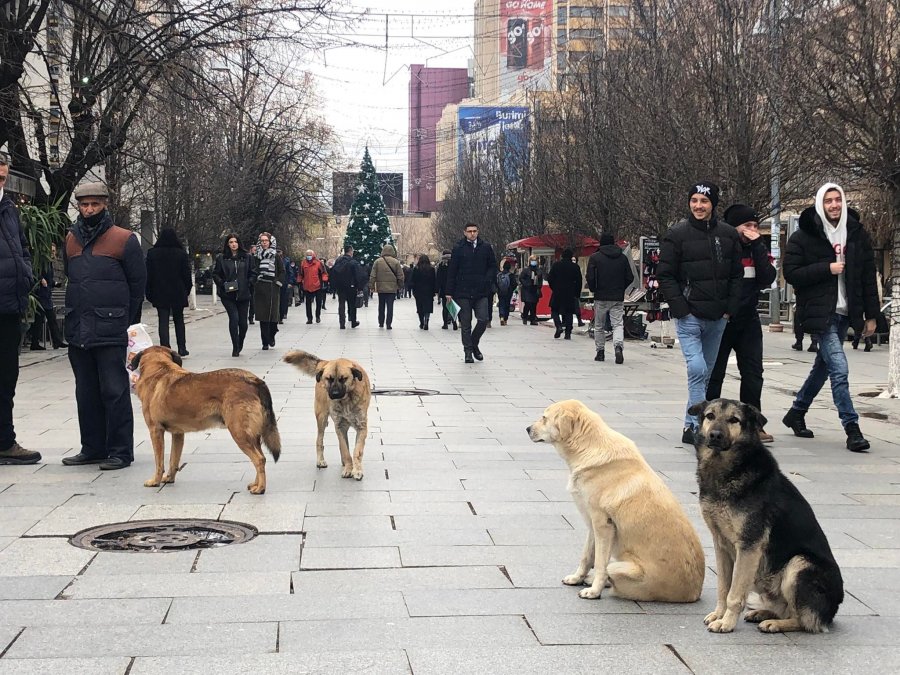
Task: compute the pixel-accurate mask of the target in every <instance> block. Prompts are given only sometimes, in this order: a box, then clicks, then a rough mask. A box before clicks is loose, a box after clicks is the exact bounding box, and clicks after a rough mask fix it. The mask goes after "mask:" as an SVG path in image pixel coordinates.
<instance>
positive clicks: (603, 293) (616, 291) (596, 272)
mask: <svg viewBox="0 0 900 675" xmlns="http://www.w3.org/2000/svg"><path fill="white" fill-rule="evenodd" d="M633 281H634V271H633V270H632V269H631V263H630V262H629V261H628V258H626V257H625V252H624V251H623V250H622V247H621V246H619V245H618V244H616V240H615V238H614V237H613V236H612V234H610V233H608V232H604V233H603V234H601V235H600V248H598V249H597V252H596V253H594V254H593V255H592V256H591V257H590V258H588V265H587V285H588V288H589V289H590V291H591V293H593V294H594V347H595V348H596V354H595V355H594V361H603V360H605V358H606V317H607V315H609V322H610V324H611V325H612V330H613V350H614V351H615V354H616V363H617V364H621V363H623V362H624V361H625V354H624V352H625V321H624V316H625V289H627V288H628V287H629V286H631V284H632V282H633Z"/></svg>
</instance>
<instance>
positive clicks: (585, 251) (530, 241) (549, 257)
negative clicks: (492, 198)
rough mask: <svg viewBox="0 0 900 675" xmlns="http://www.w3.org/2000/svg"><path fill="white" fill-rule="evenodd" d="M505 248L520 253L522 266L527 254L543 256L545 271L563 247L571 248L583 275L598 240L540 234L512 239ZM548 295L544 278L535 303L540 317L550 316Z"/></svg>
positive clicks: (581, 236) (548, 289)
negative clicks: (539, 294) (538, 297)
mask: <svg viewBox="0 0 900 675" xmlns="http://www.w3.org/2000/svg"><path fill="white" fill-rule="evenodd" d="M506 248H507V250H514V251H516V252H517V253H519V254H520V257H521V258H522V260H520V264H521V267H522V268H524V267H526V266H527V260H528V257H529V256H532V255H536V256H538V259H541V258H543V259H544V260H543V261H542V263H549V264H546V265H542V267H543V268H544V272H545V273H546V272H549V271H550V264H552V263H554V262H556V261H557V260H559V257H560V256H561V255H562V252H563V249H566V248H571V249H572V251H573V253H574V254H575V256H576V257H577V258H578V265H579V266H580V267H581V273H582V275H583V274H584V273H585V272H586V271H587V259H588V258H589V257H590V256H591V255H592V254H593V253H596V252H597V249H598V248H600V242H599V241H597V240H596V239H594V238H593V237H586V236H584V235H580V234H579V235H575V236H574V237H570V236H568V235H565V234H541V235H536V236H533V237H525V238H524V239H519V240H517V241H512V242H510V243H509V244H507V246H506ZM550 295H551V292H550V285H549V284H548V283H547V281H546V280H545V281H544V286H543V288H542V289H541V297H540V299H539V300H538V304H537V315H538V316H539V317H541V318H549V317H550ZM518 309H519V311H522V301H521V300H520V301H519V303H518Z"/></svg>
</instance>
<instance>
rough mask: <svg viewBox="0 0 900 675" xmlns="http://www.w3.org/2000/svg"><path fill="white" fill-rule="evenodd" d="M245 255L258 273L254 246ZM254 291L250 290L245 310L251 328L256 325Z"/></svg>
mask: <svg viewBox="0 0 900 675" xmlns="http://www.w3.org/2000/svg"><path fill="white" fill-rule="evenodd" d="M247 253H248V254H249V255H250V259H251V260H252V261H253V267H254V269H255V270H257V271H258V270H259V258H258V257H257V256H256V244H252V245H251V246H250V250H249V251H248V252H247ZM255 279H256V278H255V277H254V281H255ZM255 290H256V287H255V286H254V287H253V288H252V289H250V307H249V309H248V310H247V322H248V323H249V324H250V325H251V326H252V325H253V324H254V323H256V321H255V320H254V318H255V317H256V314H255V312H254V310H255V309H256V303H255V302H254V295H255V293H254V291H255Z"/></svg>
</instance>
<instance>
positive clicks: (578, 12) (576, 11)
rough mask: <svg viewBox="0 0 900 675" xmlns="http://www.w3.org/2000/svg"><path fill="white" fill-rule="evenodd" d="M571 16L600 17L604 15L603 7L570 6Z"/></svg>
mask: <svg viewBox="0 0 900 675" xmlns="http://www.w3.org/2000/svg"><path fill="white" fill-rule="evenodd" d="M569 16H571V17H572V18H579V19H599V18H601V17H602V16H603V8H602V7H569Z"/></svg>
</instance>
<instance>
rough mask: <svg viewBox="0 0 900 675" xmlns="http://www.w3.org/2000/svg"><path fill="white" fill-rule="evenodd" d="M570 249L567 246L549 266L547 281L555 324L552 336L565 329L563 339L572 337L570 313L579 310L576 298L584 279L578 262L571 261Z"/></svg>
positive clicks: (578, 295) (556, 335)
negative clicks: (554, 331)
mask: <svg viewBox="0 0 900 675" xmlns="http://www.w3.org/2000/svg"><path fill="white" fill-rule="evenodd" d="M572 257H573V254H572V249H570V248H567V249H565V250H564V251H563V252H562V256H561V257H560V259H559V260H557V261H556V262H555V263H553V265H552V266H551V267H550V274H548V275H547V283H549V284H550V290H551V291H552V294H551V296H550V310H551V312H552V314H553V325H554V326H556V333H555V334H554V335H553V337H554V338H558V337H559V336H560V335H562V334H563V331H565V339H566V340H571V339H572V315H573V314H575V313H576V312H579V311H581V307H579V303H578V299H579V298H580V296H581V287H582V285H583V284H584V280H583V279H582V276H581V268H580V267H579V266H578V263H575V262H572Z"/></svg>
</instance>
